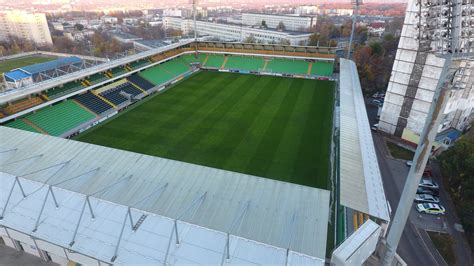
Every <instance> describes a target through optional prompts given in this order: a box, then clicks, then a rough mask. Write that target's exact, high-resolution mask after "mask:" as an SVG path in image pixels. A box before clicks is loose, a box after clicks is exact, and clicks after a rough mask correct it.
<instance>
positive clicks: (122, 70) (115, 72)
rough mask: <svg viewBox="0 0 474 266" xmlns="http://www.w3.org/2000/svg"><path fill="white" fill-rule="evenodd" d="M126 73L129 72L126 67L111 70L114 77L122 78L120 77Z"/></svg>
mask: <svg viewBox="0 0 474 266" xmlns="http://www.w3.org/2000/svg"><path fill="white" fill-rule="evenodd" d="M126 72H127V70H126V69H125V68H124V67H116V68H112V69H111V70H110V73H112V76H113V77H117V76H120V75H122V74H124V73H126Z"/></svg>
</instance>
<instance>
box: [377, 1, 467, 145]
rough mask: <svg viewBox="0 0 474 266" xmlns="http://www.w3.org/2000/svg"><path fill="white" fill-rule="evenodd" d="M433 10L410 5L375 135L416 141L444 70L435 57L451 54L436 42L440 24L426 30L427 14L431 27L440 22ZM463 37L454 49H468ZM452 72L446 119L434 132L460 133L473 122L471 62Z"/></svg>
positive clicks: (458, 65) (463, 62)
mask: <svg viewBox="0 0 474 266" xmlns="http://www.w3.org/2000/svg"><path fill="white" fill-rule="evenodd" d="M437 8H442V7H440V6H434V7H421V8H420V7H419V6H417V3H416V1H409V3H408V8H407V14H406V16H405V21H404V25H403V29H402V33H401V37H400V42H399V46H398V50H397V54H396V58H395V62H394V64H393V69H392V74H391V77H390V83H389V85H388V89H387V93H386V95H385V101H384V104H383V107H382V110H381V114H380V122H379V129H380V130H382V131H384V132H387V133H389V134H393V135H395V136H398V137H401V138H403V139H406V140H410V139H417V136H420V135H421V132H422V130H423V127H424V124H425V120H426V117H427V115H428V112H429V109H430V106H431V103H432V101H433V96H434V93H435V90H436V87H437V84H438V81H439V79H440V76H441V71H442V66H443V64H444V59H443V58H440V57H438V56H437V55H436V53H435V52H439V51H440V50H442V49H444V50H450V49H451V48H450V47H444V46H443V45H440V39H437V38H438V37H437V36H443V33H442V32H441V31H443V29H442V27H441V26H439V25H441V24H437V25H438V26H436V27H431V26H430V24H431V23H432V20H431V19H430V16H431V14H433V15H432V16H433V20H434V21H435V22H434V23H437V21H438V20H439V19H442V16H441V18H440V16H439V15H437V14H438V11H437ZM420 14H425V15H423V16H420ZM440 14H441V13H440ZM462 14H464V13H462ZM463 16H464V15H463ZM420 25H422V26H420ZM423 25H427V26H426V27H425V26H423ZM462 25H465V24H462ZM424 28H425V29H435V31H436V32H435V33H433V34H431V33H429V32H427V31H426V30H424ZM462 36H463V35H460V36H459V43H467V44H468V43H469V42H465V40H464V39H463V38H464V37H462ZM441 41H443V40H441ZM446 43H447V42H445V44H444V45H446ZM471 44H472V40H471ZM463 49H464V48H463ZM455 66H456V67H459V70H458V71H457V72H456V75H455V77H454V82H452V85H450V86H451V87H450V88H449V89H451V93H450V99H449V102H448V104H447V107H446V109H445V110H444V115H445V117H444V120H443V122H442V123H441V126H440V129H439V131H443V130H446V129H448V128H456V129H458V130H464V129H466V128H467V127H468V126H469V124H470V122H471V120H472V116H473V107H474V89H473V75H474V73H472V72H473V69H474V61H473V60H472V59H471V60H469V59H463V60H456V61H455Z"/></svg>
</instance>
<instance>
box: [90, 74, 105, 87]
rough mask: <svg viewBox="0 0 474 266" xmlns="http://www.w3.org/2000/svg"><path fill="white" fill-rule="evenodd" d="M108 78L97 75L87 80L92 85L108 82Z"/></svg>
mask: <svg viewBox="0 0 474 266" xmlns="http://www.w3.org/2000/svg"><path fill="white" fill-rule="evenodd" d="M107 79H108V77H107V76H106V75H105V74H104V73H96V74H94V75H92V76H90V77H89V78H87V80H88V81H89V82H90V83H91V84H97V83H100V82H102V81H104V80H107Z"/></svg>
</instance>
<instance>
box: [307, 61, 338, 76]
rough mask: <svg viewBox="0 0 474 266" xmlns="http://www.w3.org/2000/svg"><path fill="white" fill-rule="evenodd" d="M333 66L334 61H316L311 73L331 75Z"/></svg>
mask: <svg viewBox="0 0 474 266" xmlns="http://www.w3.org/2000/svg"><path fill="white" fill-rule="evenodd" d="M333 68H334V66H333V63H330V62H319V61H318V62H314V63H313V67H312V68H311V75H318V76H331V75H332V72H333Z"/></svg>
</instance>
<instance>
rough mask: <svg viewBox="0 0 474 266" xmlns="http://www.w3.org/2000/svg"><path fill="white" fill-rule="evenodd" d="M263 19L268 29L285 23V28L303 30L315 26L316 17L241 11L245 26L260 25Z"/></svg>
mask: <svg viewBox="0 0 474 266" xmlns="http://www.w3.org/2000/svg"><path fill="white" fill-rule="evenodd" d="M262 21H265V23H266V24H267V27H268V28H270V29H276V28H278V25H279V24H280V23H283V25H285V30H291V31H303V30H306V29H308V28H311V27H314V26H316V21H317V18H316V17H308V16H296V15H295V16H291V15H274V14H260V13H242V23H243V24H244V25H247V26H260V25H262Z"/></svg>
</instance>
